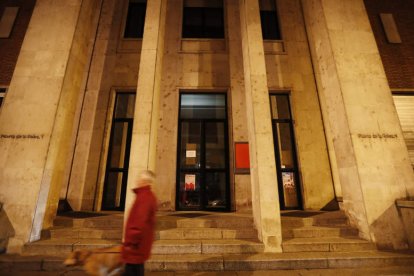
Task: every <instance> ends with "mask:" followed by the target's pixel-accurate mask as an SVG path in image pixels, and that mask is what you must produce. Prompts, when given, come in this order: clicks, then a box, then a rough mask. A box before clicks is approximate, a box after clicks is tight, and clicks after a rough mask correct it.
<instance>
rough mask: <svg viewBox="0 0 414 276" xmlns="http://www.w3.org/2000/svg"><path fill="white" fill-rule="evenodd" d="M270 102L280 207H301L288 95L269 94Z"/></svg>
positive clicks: (284, 208) (285, 208)
mask: <svg viewBox="0 0 414 276" xmlns="http://www.w3.org/2000/svg"><path fill="white" fill-rule="evenodd" d="M270 104H271V111H272V127H273V142H274V148H275V157H276V168H277V172H276V174H277V182H278V186H279V187H278V189H279V201H280V209H282V210H287V209H302V199H301V193H300V184H299V177H298V165H297V164H298V163H297V158H296V147H295V136H294V132H293V120H292V113H291V110H290V104H289V95H288V94H271V95H270Z"/></svg>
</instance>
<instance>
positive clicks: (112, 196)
mask: <svg viewBox="0 0 414 276" xmlns="http://www.w3.org/2000/svg"><path fill="white" fill-rule="evenodd" d="M134 108H135V93H116V96H115V106H114V112H113V116H112V124H111V136H110V139H109V148H108V158H107V163H106V171H105V182H104V191H103V196H102V210H118V211H123V210H124V208H125V196H126V187H127V179H128V165H129V153H130V147H131V137H132V125H133V118H134Z"/></svg>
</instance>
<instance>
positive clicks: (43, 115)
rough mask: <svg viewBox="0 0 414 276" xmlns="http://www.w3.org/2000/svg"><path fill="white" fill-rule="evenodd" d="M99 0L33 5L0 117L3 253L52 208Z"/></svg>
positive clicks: (46, 220) (31, 235)
mask: <svg viewBox="0 0 414 276" xmlns="http://www.w3.org/2000/svg"><path fill="white" fill-rule="evenodd" d="M98 3H99V1H90V2H89V3H84V4H83V1H80V0H73V1H45V0H38V1H37V3H36V6H35V9H34V11H33V15H32V18H31V21H30V24H29V27H28V30H27V33H26V36H25V39H24V42H23V45H22V49H21V52H20V55H19V58H18V61H17V65H16V68H15V71H14V75H13V78H12V81H11V84H10V88H9V91H8V95H7V99H6V101H5V104H4V106H3V107H2V111H1V116H0V134H1V138H0V139H1V140H0V201H1V202H3V203H4V211H5V212H6V214H7V216H8V218H9V220H10V222H11V224H12V226H13V228H14V237H13V238H12V239H11V240H10V242H9V246H8V248H9V252H17V251H19V250H20V249H21V246H22V245H23V244H24V243H25V242H28V241H33V240H36V239H38V238H39V237H40V231H41V229H42V227H43V224H44V225H45V226H48V225H49V224H50V222H51V220H52V219H53V216H54V215H55V213H56V209H57V204H58V200H59V192H60V187H61V184H62V182H63V181H64V180H65V179H66V178H67V171H66V170H67V168H68V166H67V159H68V156H70V155H71V152H70V150H69V148H70V147H71V144H72V140H71V139H72V134H73V128H74V127H75V124H76V123H75V122H74V119H73V118H74V117H73V116H74V113H75V112H76V108H77V103H78V99H79V97H80V95H81V91H82V84H83V83H84V76H85V66H86V64H87V60H88V55H87V53H88V50H87V49H88V47H89V43H90V41H89V37H90V32H93V30H92V29H93V27H92V26H93V22H94V20H93V19H94V18H96V17H94V16H93V14H95V12H96V11H98V10H99V9H98V8H97V6H98Z"/></svg>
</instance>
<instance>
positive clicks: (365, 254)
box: [150, 251, 414, 262]
mask: <svg viewBox="0 0 414 276" xmlns="http://www.w3.org/2000/svg"><path fill="white" fill-rule="evenodd" d="M335 258H342V259H361V258H404V259H413V260H414V252H390V251H361V252H318V254H315V253H314V252H283V253H282V252H281V253H253V254H251V253H247V254H185V255H174V256H171V255H166V254H154V255H152V256H151V258H150V261H165V262H168V261H183V260H206V261H207V260H212V259H224V260H246V261H248V260H249V261H261V260H266V261H270V260H301V259H335Z"/></svg>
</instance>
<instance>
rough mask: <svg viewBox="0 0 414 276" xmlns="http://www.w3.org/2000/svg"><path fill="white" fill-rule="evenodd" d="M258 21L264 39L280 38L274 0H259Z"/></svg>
mask: <svg viewBox="0 0 414 276" xmlns="http://www.w3.org/2000/svg"><path fill="white" fill-rule="evenodd" d="M259 5H260V21H261V24H262V35H263V39H264V40H280V39H282V37H281V34H280V29H279V20H278V17H277V10H276V2H275V0H259Z"/></svg>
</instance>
